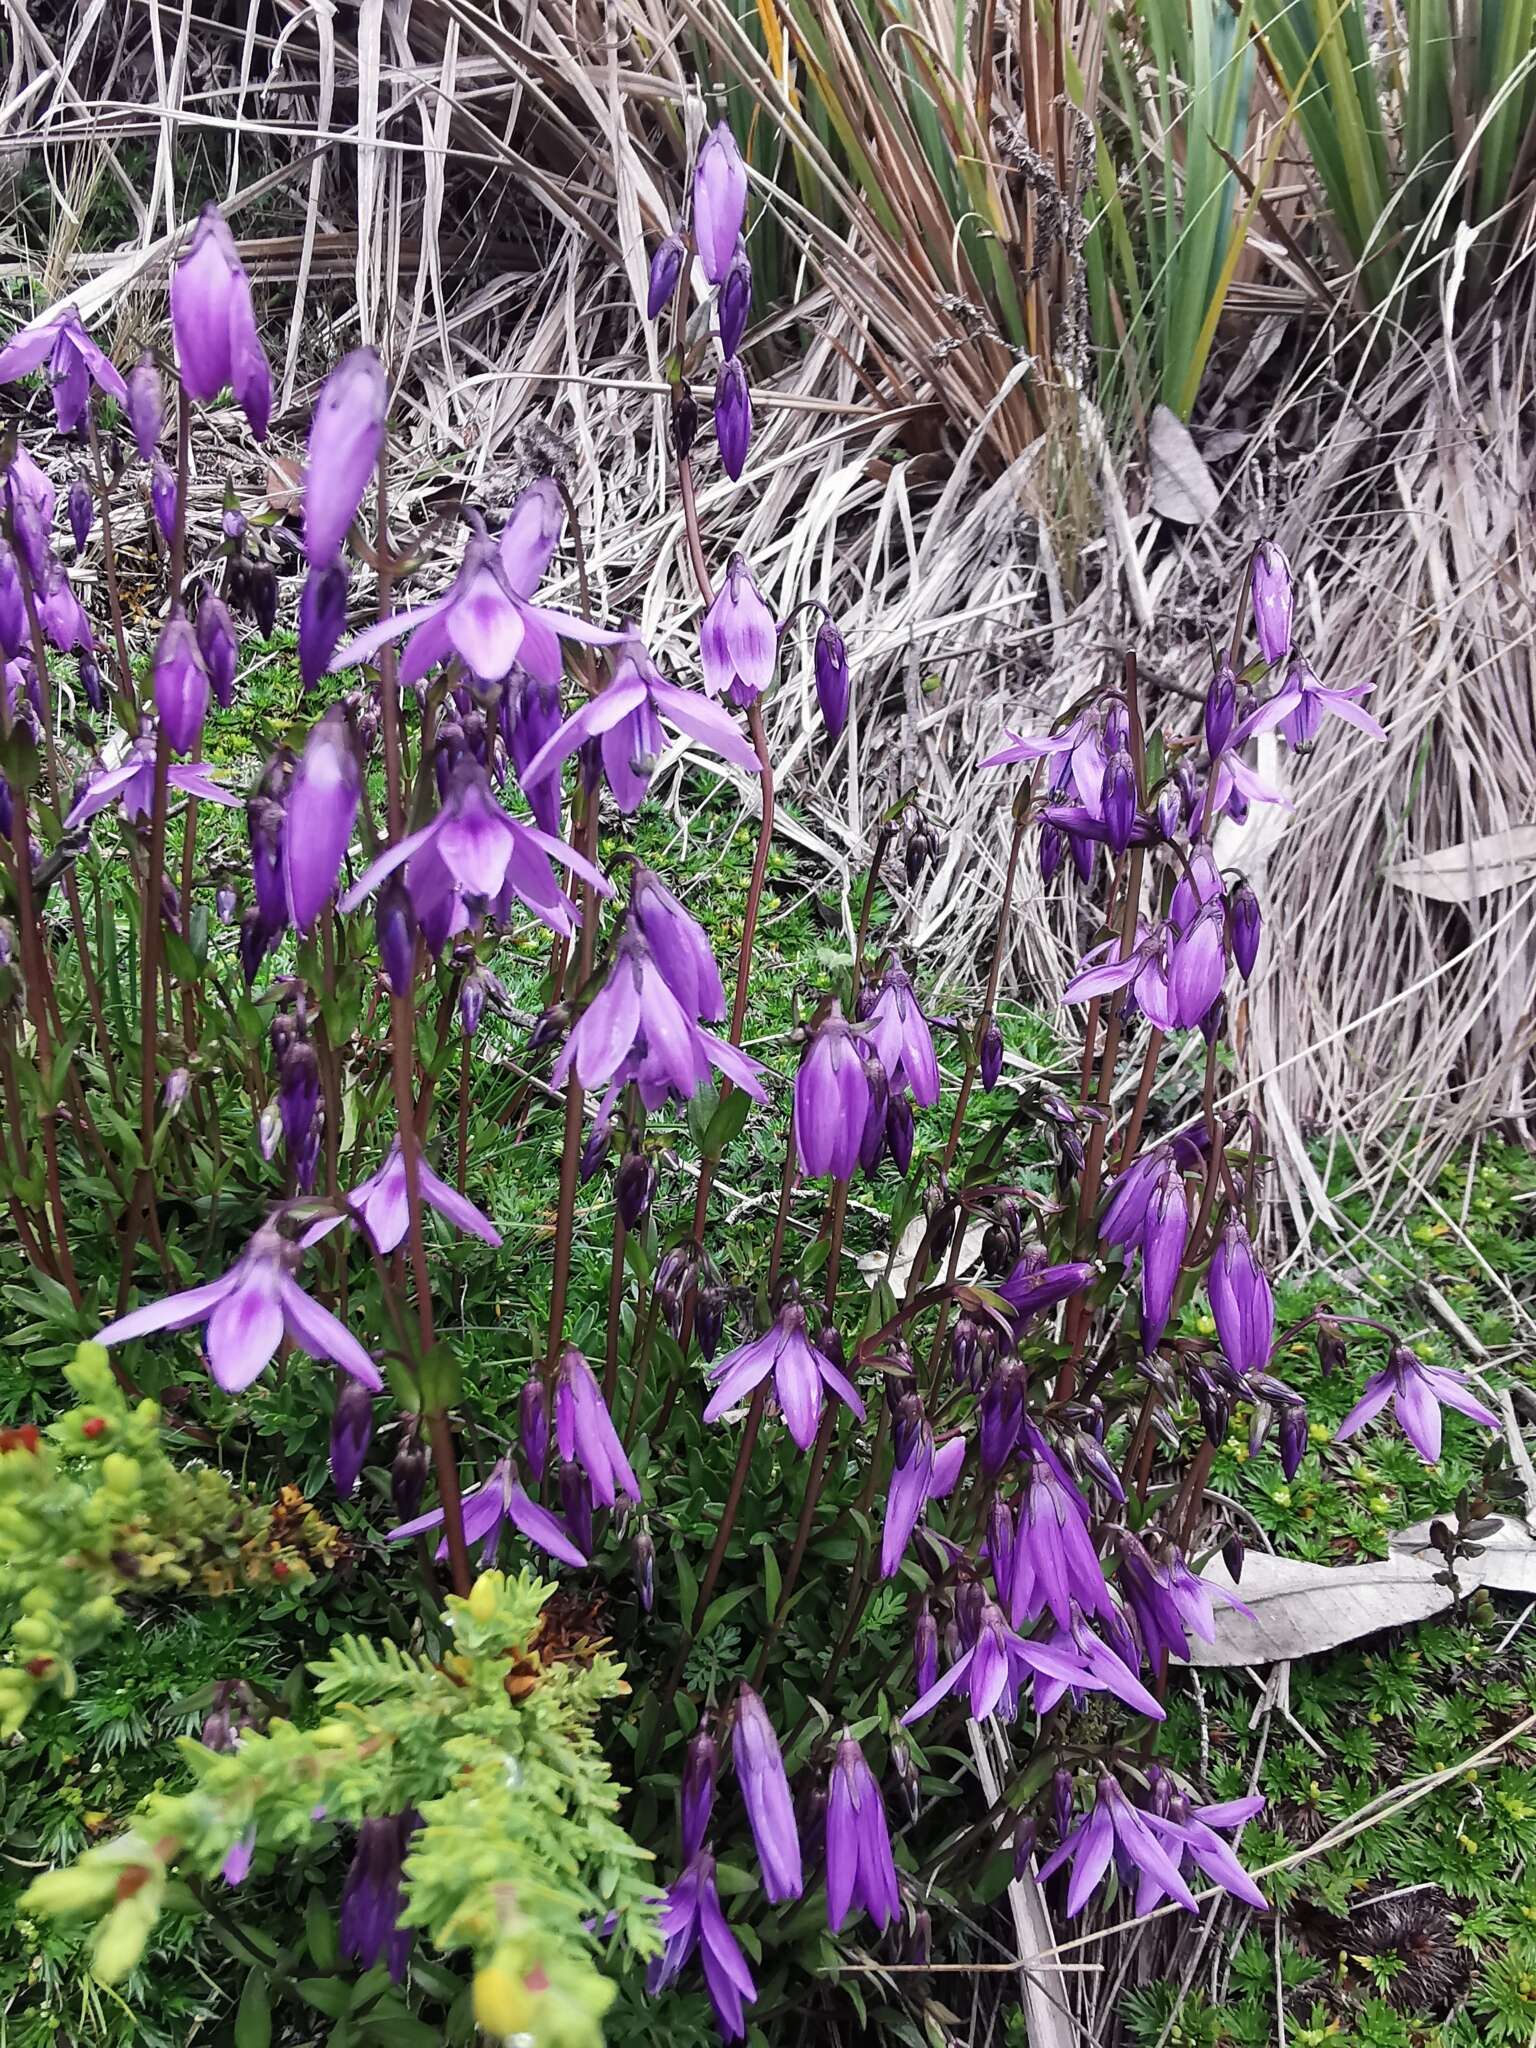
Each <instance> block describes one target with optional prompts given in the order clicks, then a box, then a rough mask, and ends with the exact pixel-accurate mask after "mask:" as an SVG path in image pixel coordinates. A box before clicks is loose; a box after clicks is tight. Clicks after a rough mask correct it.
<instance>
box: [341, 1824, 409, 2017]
mask: <svg viewBox="0 0 1536 2048" xmlns="http://www.w3.org/2000/svg"><path fill="white" fill-rule="evenodd" d="M420 1826H421V1815H420V1814H419V1813H416V1812H414V1811H412V1810H410V1809H407V1811H406V1812H404V1813H395V1814H391V1815H390V1816H389V1818H388V1819H387V1820H365V1821H364V1822H363V1824H362V1826H361V1827H360V1828H359V1829H358V1831H357V1847H356V1849H355V1850H354V1851H353V1853H352V1867H351V1868H350V1869H349V1870H348V1872H347V1881H346V1883H345V1885H344V1886H343V1887H342V1893H341V1952H342V1954H343V1955H344V1956H349V1957H350V1958H351V1959H352V1961H353V1962H354V1963H357V1964H359V1965H360V1966H361V1968H363V1969H365V1970H371V1969H372V1968H373V1967H374V1965H375V1964H376V1963H387V1964H388V1965H389V1974H390V1976H391V1977H392V1978H393V1979H394V1981H395V1982H396V1983H397V1984H398V1983H399V1982H400V1980H401V1979H402V1978H403V1977H404V1975H405V1964H406V1958H407V1957H408V1956H409V1954H410V1952H411V1941H412V1938H413V1937H412V1934H411V1930H410V1928H409V1927H402V1926H401V1924H400V1909H401V1907H402V1905H403V1904H404V1898H403V1894H402V1892H401V1870H402V1866H403V1864H404V1862H405V1859H406V1857H407V1856H408V1855H409V1853H410V1848H411V1838H412V1837H413V1836H414V1834H415V1833H416V1830H417V1829H418V1828H419V1827H420Z"/></svg>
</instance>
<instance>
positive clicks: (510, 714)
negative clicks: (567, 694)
mask: <svg viewBox="0 0 1536 2048" xmlns="http://www.w3.org/2000/svg"><path fill="white" fill-rule="evenodd" d="M496 712H497V721H498V723H499V725H500V728H501V737H502V741H503V743H504V745H505V746H506V749H507V758H508V760H509V761H510V762H511V763H512V767H513V770H514V772H515V773H516V776H517V780H518V786H519V788H520V789H521V790H522V792H523V795H524V796H525V797H526V798H527V799H528V806H529V809H530V810H531V811H532V812H533V816H534V822H535V823H536V824H538V825H540V826H541V827H542V828H543V829H544V831H546V832H558V831H559V829H560V777H559V776H558V775H557V774H548V775H545V776H542V777H541V778H540V779H539V780H538V781H537V782H535V781H534V780H533V779H532V778H531V777H530V775H529V773H528V769H529V765H530V763H531V762H533V761H534V760H536V759H537V758H538V755H539V754H540V752H541V751H542V749H543V748H544V747H545V746H547V745H548V743H549V742H550V740H551V739H553V738H554V736H555V734H556V733H557V732H558V731H559V730H560V685H559V683H558V682H548V681H541V680H540V678H539V677H537V676H531V675H527V674H525V673H524V672H523V671H521V670H514V671H513V673H512V674H511V675H510V676H509V677H508V678H507V680H506V682H505V683H504V684H503V685H502V690H501V696H500V698H499V700H498V702H497V707H496Z"/></svg>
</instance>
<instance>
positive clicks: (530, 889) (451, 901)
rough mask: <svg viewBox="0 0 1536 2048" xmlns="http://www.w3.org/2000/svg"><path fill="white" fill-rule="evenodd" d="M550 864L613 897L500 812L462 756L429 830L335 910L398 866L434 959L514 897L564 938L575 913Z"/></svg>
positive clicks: (347, 906) (579, 866) (588, 868)
mask: <svg viewBox="0 0 1536 2048" xmlns="http://www.w3.org/2000/svg"><path fill="white" fill-rule="evenodd" d="M552 861H558V862H559V863H560V864H561V865H562V866H564V867H567V868H570V869H571V870H572V871H573V872H574V873H576V874H577V875H579V876H580V877H581V879H582V880H583V881H585V882H587V883H589V884H590V885H591V886H592V887H593V888H594V889H595V890H596V891H597V893H598V894H599V895H600V896H611V895H612V894H613V891H612V890H611V889H610V888H609V886H608V884H607V882H606V881H604V879H603V877H602V876H601V875H600V874H599V873H598V872H597V869H596V868H594V867H593V866H592V864H591V862H590V861H588V860H586V859H585V858H583V856H582V855H581V854H579V853H577V852H576V851H575V849H574V848H573V847H570V846H567V845H566V844H565V843H564V841H563V840H559V839H556V838H554V837H553V836H552V835H551V834H550V833H548V832H542V831H540V830H539V828H538V827H537V826H536V825H524V824H522V823H521V822H520V821H519V820H518V819H516V818H514V817H511V816H510V815H509V814H508V813H507V812H506V811H504V810H503V809H502V807H501V805H500V804H499V803H498V802H497V801H496V797H495V794H494V793H493V791H492V789H491V785H490V782H489V779H488V778H487V776H486V772H485V770H484V769H483V768H482V767H481V766H480V764H479V763H478V762H477V761H476V760H475V758H474V756H473V755H472V754H469V753H465V754H462V755H461V756H460V757H459V760H458V763H457V765H456V766H455V768H454V771H453V780H452V781H451V782H450V783H449V785H448V791H447V795H446V797H445V798H444V801H443V807H442V809H441V810H440V811H439V812H438V814H437V816H436V817H435V818H434V819H433V820H432V822H431V824H429V825H424V826H423V827H422V829H421V830H420V831H419V832H408V833H407V834H406V836H405V837H404V838H403V839H400V840H397V841H396V843H395V844H394V845H393V846H391V847H389V848H387V849H386V851H385V852H383V853H381V854H380V855H379V857H378V859H377V860H376V861H374V862H373V863H372V865H371V866H369V867H368V868H366V869H365V870H364V872H363V873H362V874H361V875H360V876H359V877H358V879H357V881H356V882H354V883H353V885H352V887H351V888H350V889H349V890H348V891H347V893H346V895H345V896H343V897H342V899H341V903H340V905H339V908H340V909H342V910H344V911H345V910H354V909H355V908H356V907H357V905H358V904H359V903H361V902H362V900H363V898H364V897H365V896H368V895H371V894H372V893H373V891H374V890H375V889H376V888H377V887H378V886H379V884H380V883H381V882H382V881H383V880H384V879H385V878H386V877H387V876H389V875H392V874H393V873H394V871H395V869H396V868H398V867H402V866H403V867H404V868H405V886H406V888H407V890H408V891H409V893H410V898H411V908H412V909H413V911H414V912H415V914H416V920H417V923H418V924H419V925H420V926H421V931H422V936H423V937H424V938H425V940H426V942H427V945H428V947H429V948H430V950H431V951H432V952H434V953H438V952H441V951H442V948H443V946H444V944H445V943H446V942H447V940H448V939H450V938H451V937H452V936H453V935H454V934H455V933H456V932H461V931H465V930H467V929H468V927H469V925H470V923H471V921H472V918H473V917H476V916H480V915H483V914H485V913H486V912H494V913H495V914H496V915H498V916H499V915H504V914H505V911H506V909H507V907H508V906H509V903H510V900H511V898H512V897H514V896H515V897H516V898H517V899H518V901H519V902H521V903H523V904H524V905H526V907H527V908H528V909H529V910H531V911H532V912H533V914H534V916H535V917H536V918H538V919H539V921H540V923H541V924H546V925H548V927H549V929H550V930H551V931H553V932H559V933H561V934H563V935H566V936H569V934H570V933H571V932H573V931H574V930H575V928H576V906H575V905H574V904H573V903H572V902H571V901H570V899H569V897H568V896H566V894H565V893H564V891H563V890H562V889H561V888H560V886H559V884H558V883H557V882H556V880H555V877H554V871H553V869H552V868H551V866H550V863H551V862H552Z"/></svg>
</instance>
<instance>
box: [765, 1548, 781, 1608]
mask: <svg viewBox="0 0 1536 2048" xmlns="http://www.w3.org/2000/svg"><path fill="white" fill-rule="evenodd" d="M783 1588H784V1574H783V1573H782V1572H781V1571H780V1570H779V1559H778V1554H777V1552H776V1551H775V1550H774V1547H773V1545H772V1544H771V1543H765V1544H764V1545H763V1619H764V1620H765V1621H766V1622H768V1623H769V1625H770V1626H771V1625H772V1623H773V1617H774V1616H775V1615H776V1614H777V1613H778V1611H779V1595H780V1593H781V1592H782V1591H783Z"/></svg>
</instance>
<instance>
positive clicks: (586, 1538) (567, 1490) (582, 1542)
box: [560, 1458, 592, 1557]
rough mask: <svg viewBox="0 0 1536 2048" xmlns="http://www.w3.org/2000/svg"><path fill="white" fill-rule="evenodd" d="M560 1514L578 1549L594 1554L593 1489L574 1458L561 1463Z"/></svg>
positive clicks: (586, 1553)
mask: <svg viewBox="0 0 1536 2048" xmlns="http://www.w3.org/2000/svg"><path fill="white" fill-rule="evenodd" d="M560 1512H561V1513H562V1514H563V1515H564V1517H565V1526H566V1527H567V1529H569V1530H570V1532H571V1541H572V1542H573V1543H574V1544H575V1545H576V1548H577V1549H578V1550H579V1551H581V1552H583V1553H584V1555H586V1556H588V1557H590V1556H591V1554H592V1488H591V1486H590V1485H589V1483H588V1481H587V1475H586V1473H585V1472H584V1471H583V1470H582V1469H581V1466H580V1465H579V1464H578V1463H577V1462H576V1460H575V1459H574V1458H570V1459H564V1458H563V1459H562V1460H561V1461H560Z"/></svg>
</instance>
